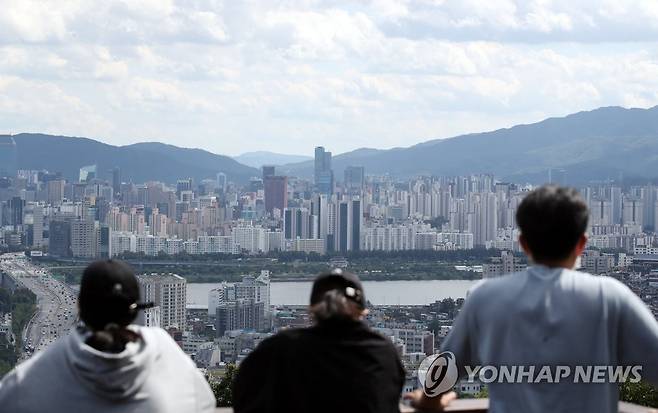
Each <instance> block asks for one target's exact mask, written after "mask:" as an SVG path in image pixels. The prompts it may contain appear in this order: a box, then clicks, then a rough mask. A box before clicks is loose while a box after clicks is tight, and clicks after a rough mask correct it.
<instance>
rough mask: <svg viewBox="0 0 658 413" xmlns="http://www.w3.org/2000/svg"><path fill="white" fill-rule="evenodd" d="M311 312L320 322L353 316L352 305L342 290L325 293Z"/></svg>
mask: <svg viewBox="0 0 658 413" xmlns="http://www.w3.org/2000/svg"><path fill="white" fill-rule="evenodd" d="M355 304H356V303H355ZM311 313H312V314H313V317H315V319H316V320H317V321H318V322H323V321H327V320H337V319H350V318H351V317H352V307H351V306H350V302H349V301H348V299H347V297H346V296H345V294H344V293H343V292H342V291H340V290H329V291H327V292H325V293H324V295H323V296H322V300H321V301H320V302H318V303H316V304H314V305H313V307H312V308H311Z"/></svg>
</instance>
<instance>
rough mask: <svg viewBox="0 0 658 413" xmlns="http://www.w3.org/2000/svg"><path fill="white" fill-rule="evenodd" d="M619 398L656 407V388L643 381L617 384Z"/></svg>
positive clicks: (657, 394)
mask: <svg viewBox="0 0 658 413" xmlns="http://www.w3.org/2000/svg"><path fill="white" fill-rule="evenodd" d="M619 400H621V401H625V402H629V403H635V404H639V405H641V406H647V407H658V389H656V388H655V387H653V386H652V385H651V384H649V383H645V382H643V381H641V382H638V383H631V382H629V381H627V382H625V383H622V384H620V385H619Z"/></svg>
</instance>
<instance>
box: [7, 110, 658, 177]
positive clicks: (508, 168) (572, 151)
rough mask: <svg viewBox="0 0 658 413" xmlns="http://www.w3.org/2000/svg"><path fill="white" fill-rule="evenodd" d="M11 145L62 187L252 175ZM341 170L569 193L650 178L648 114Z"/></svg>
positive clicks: (653, 161)
mask: <svg viewBox="0 0 658 413" xmlns="http://www.w3.org/2000/svg"><path fill="white" fill-rule="evenodd" d="M13 138H14V141H15V142H16V149H17V163H18V165H17V166H18V168H19V169H47V170H49V171H53V172H56V171H59V172H62V173H63V174H64V175H65V176H66V177H67V178H69V179H77V176H78V170H79V168H80V167H82V166H84V165H90V164H97V165H98V169H99V175H100V176H101V177H107V176H109V174H107V171H108V170H110V169H111V168H113V167H115V166H117V167H119V168H121V170H122V176H123V178H124V180H132V181H133V182H144V181H148V180H159V181H164V182H170V183H173V182H175V181H176V180H177V179H180V178H185V177H192V178H195V180H201V179H205V178H214V177H215V176H216V174H217V173H218V172H224V173H226V174H227V176H228V177H229V179H230V180H233V181H236V182H242V183H243V182H246V181H248V179H249V178H250V177H253V176H259V175H260V171H259V169H257V168H255V167H252V166H247V165H244V164H242V163H240V162H238V161H236V160H235V159H232V158H230V157H228V156H223V155H217V154H213V153H210V152H208V151H205V150H201V149H187V148H180V147H176V146H173V145H167V144H163V143H157V142H147V143H137V144H134V145H127V146H113V145H108V144H104V143H101V142H98V141H95V140H92V139H87V138H73V137H65V136H51V135H43V134H27V133H24V134H18V135H14V136H13ZM3 148H6V146H1V147H0V150H5V149H3ZM327 149H328V150H331V148H330V147H327ZM247 155H248V156H247ZM275 155H276V156H275ZM286 157H287V155H279V154H271V153H260V154H259V155H253V154H249V153H248V154H244V155H242V157H238V159H240V160H242V161H243V162H245V163H247V162H248V163H251V165H254V166H255V165H258V164H261V165H262V164H265V163H268V164H280V163H282V162H288V161H289V160H290V158H287V159H288V161H286ZM245 159H246V160H245ZM293 160H294V161H297V160H298V158H296V159H295V158H293ZM252 161H253V162H252ZM264 161H266V162H264ZM350 165H353V166H364V167H365V170H366V173H367V174H386V173H388V174H389V175H391V176H394V177H400V178H408V177H411V176H415V175H447V176H451V175H467V174H472V173H493V174H495V175H496V176H497V177H499V178H502V179H504V180H508V181H513V182H530V183H540V182H545V181H546V180H547V178H548V173H549V172H548V171H549V170H553V171H555V172H558V173H559V174H560V175H561V176H562V177H566V181H567V182H569V183H571V184H577V183H585V182H590V181H592V180H604V179H618V178H619V177H620V176H623V177H625V178H631V177H633V178H658V106H656V107H653V108H649V109H625V108H621V107H604V108H599V109H595V110H592V111H586V112H579V113H574V114H571V115H568V116H565V117H559V118H549V119H546V120H543V121H541V122H537V123H533V124H528V125H518V126H514V127H511V128H506V129H499V130H495V131H492V132H484V133H473V134H468V135H461V136H456V137H453V138H447V139H434V140H430V141H427V142H424V143H420V144H417V145H414V146H410V147H406V148H394V149H388V150H382V149H370V148H363V149H358V150H355V151H351V152H347V153H343V154H340V155H336V156H334V157H333V160H332V167H333V169H334V174H335V176H336V179H337V180H338V181H342V178H343V170H344V169H345V167H347V166H350ZM106 174H107V175H106ZM277 174H286V175H294V176H300V177H306V178H311V177H312V175H313V160H312V159H311V160H305V161H302V162H294V163H287V164H285V165H283V166H278V167H277Z"/></svg>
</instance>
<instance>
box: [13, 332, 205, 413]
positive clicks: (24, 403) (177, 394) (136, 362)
mask: <svg viewBox="0 0 658 413" xmlns="http://www.w3.org/2000/svg"><path fill="white" fill-rule="evenodd" d="M131 328H134V329H135V331H137V332H139V334H140V335H141V336H142V338H143V340H140V342H136V343H129V344H128V345H127V346H126V349H125V350H124V351H122V352H121V353H117V354H113V353H104V352H101V351H98V350H96V349H94V348H92V347H90V346H88V345H87V344H85V342H84V336H83V334H82V333H81V332H79V331H75V330H74V331H72V332H71V334H69V335H68V336H66V337H65V338H63V339H60V340H59V341H57V342H56V343H54V344H53V345H51V346H50V347H48V348H47V349H46V350H44V351H42V352H40V353H37V354H36V355H34V357H32V358H31V359H29V360H27V361H26V362H24V363H22V364H21V365H19V366H18V367H16V368H15V369H14V370H13V371H12V372H10V373H9V374H8V375H7V376H6V377H5V378H4V379H3V380H2V381H1V382H0V410H1V411H3V412H12V413H43V412H51V413H69V412H72V413H83V412H93V413H106V412H117V413H118V412H121V413H132V412H135V413H136V412H140V413H141V412H144V413H151V412H153V413H155V412H158V413H159V412H163V413H169V412H171V413H182V412H190V413H212V412H214V410H215V398H214V396H213V394H212V391H211V390H210V387H209V386H208V383H207V382H206V380H205V379H204V377H203V376H202V375H201V373H200V372H199V371H198V370H197V368H196V366H195V365H194V363H193V362H192V360H191V359H190V358H189V357H188V356H187V355H185V353H183V352H182V351H181V349H180V348H179V347H178V345H177V344H176V343H175V342H174V341H173V340H172V338H171V337H170V336H169V335H168V334H167V333H166V332H165V331H164V330H162V329H159V328H146V327H139V326H131Z"/></svg>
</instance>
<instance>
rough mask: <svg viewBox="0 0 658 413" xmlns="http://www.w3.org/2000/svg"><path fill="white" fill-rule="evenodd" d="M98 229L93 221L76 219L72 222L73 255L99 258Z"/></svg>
mask: <svg viewBox="0 0 658 413" xmlns="http://www.w3.org/2000/svg"><path fill="white" fill-rule="evenodd" d="M98 229H99V228H98V227H97V225H96V222H94V221H93V220H86V219H75V220H73V221H71V254H72V255H73V256H74V257H81V258H96V257H98V250H99V241H100V239H99V235H100V234H99V231H98Z"/></svg>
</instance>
